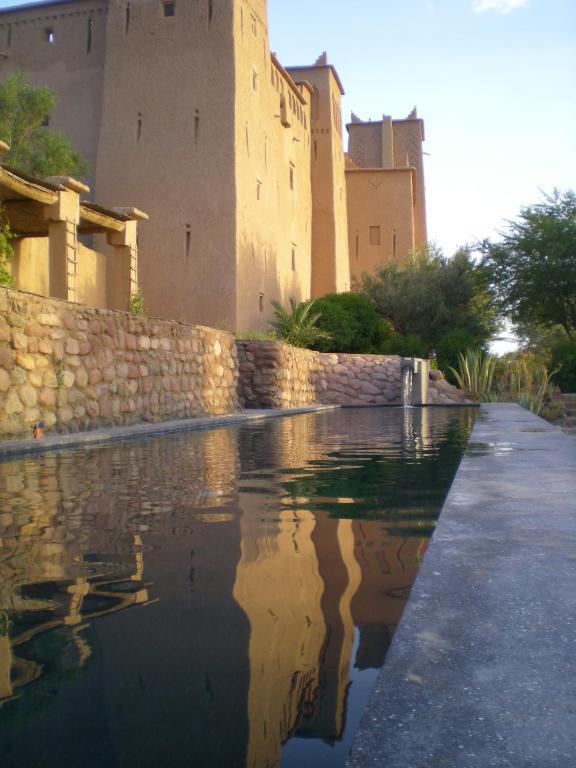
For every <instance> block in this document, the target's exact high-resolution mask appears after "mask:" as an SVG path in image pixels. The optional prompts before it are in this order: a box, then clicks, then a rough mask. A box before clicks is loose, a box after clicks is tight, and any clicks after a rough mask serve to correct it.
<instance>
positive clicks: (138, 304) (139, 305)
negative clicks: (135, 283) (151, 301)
mask: <svg viewBox="0 0 576 768" xmlns="http://www.w3.org/2000/svg"><path fill="white" fill-rule="evenodd" d="M129 309H130V314H131V315H143V314H144V294H143V293H142V288H138V289H137V291H136V293H133V294H132V295H131V296H130V306H129Z"/></svg>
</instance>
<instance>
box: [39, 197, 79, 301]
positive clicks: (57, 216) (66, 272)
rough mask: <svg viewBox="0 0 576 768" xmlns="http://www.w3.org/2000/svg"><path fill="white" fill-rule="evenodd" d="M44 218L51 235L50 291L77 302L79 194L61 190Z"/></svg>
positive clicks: (56, 297)
mask: <svg viewBox="0 0 576 768" xmlns="http://www.w3.org/2000/svg"><path fill="white" fill-rule="evenodd" d="M44 218H45V219H46V220H47V221H48V238H49V256H48V293H49V295H50V296H52V297H54V298H55V299H64V300H65V301H76V272H77V260H78V238H77V227H78V223H79V222H80V196H79V195H78V193H76V192H73V191H72V190H68V189H67V190H63V191H62V192H58V200H57V201H56V202H55V203H53V204H52V205H49V206H47V207H46V209H45V210H44Z"/></svg>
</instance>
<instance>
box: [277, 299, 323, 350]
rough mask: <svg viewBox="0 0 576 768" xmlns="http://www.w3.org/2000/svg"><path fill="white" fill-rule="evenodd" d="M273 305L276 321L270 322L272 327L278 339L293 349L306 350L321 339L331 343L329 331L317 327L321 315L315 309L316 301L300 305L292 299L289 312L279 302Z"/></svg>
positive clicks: (312, 300) (304, 302)
mask: <svg viewBox="0 0 576 768" xmlns="http://www.w3.org/2000/svg"><path fill="white" fill-rule="evenodd" d="M271 304H272V307H273V309H274V320H271V321H270V325H271V326H272V328H273V329H274V332H275V333H276V335H277V336H278V338H280V339H282V340H283V341H285V342H287V343H288V344H291V345H292V346H293V347H302V348H304V349H306V348H309V347H311V346H312V345H313V344H315V343H316V342H317V341H320V340H321V339H324V340H326V341H329V340H330V339H331V338H332V337H331V335H330V334H329V333H328V331H324V330H322V329H321V328H318V326H317V323H318V320H319V319H320V317H321V313H320V312H318V310H316V309H315V307H314V305H315V301H314V299H310V300H309V301H303V302H301V303H299V302H298V301H296V299H294V298H291V299H290V311H289V312H288V311H286V310H285V309H284V307H283V306H282V305H281V304H280V302H278V301H272V302H271Z"/></svg>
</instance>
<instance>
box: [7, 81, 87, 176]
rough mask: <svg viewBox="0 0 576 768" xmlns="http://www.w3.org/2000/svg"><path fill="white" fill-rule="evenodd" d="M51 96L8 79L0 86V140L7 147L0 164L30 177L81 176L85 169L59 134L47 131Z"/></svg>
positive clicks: (53, 97) (23, 82)
mask: <svg viewBox="0 0 576 768" xmlns="http://www.w3.org/2000/svg"><path fill="white" fill-rule="evenodd" d="M55 103H56V96H55V94H54V93H53V92H52V91H51V90H50V89H49V88H44V87H35V86H33V85H30V84H29V83H27V82H26V79H25V78H24V76H23V75H11V76H10V77H8V78H6V80H4V82H3V83H0V140H2V141H4V142H6V143H7V144H8V145H9V146H10V152H9V153H8V154H7V155H5V156H4V158H3V162H5V163H6V165H9V166H11V167H12V168H14V169H15V170H17V171H22V172H24V173H28V174H30V175H32V176H60V175H62V176H84V175H86V173H88V166H87V164H86V163H85V162H84V160H83V159H82V158H81V157H80V155H79V154H78V153H77V152H74V150H73V149H72V147H71V146H70V142H69V140H68V139H67V138H66V136H64V135H63V134H61V133H55V132H53V131H51V130H50V128H49V127H48V122H49V119H50V115H51V114H52V110H53V109H54V105H55Z"/></svg>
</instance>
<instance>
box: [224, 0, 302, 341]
mask: <svg viewBox="0 0 576 768" xmlns="http://www.w3.org/2000/svg"><path fill="white" fill-rule="evenodd" d="M234 7H235V16H234V40H235V44H234V48H235V68H236V87H235V114H236V124H235V145H236V164H235V174H236V198H237V214H236V215H237V283H238V286H237V294H236V327H237V328H238V329H240V330H249V329H254V328H266V327H267V322H268V320H269V319H271V317H272V308H271V305H270V301H271V300H272V299H276V300H278V301H280V303H281V304H283V305H284V306H287V305H288V303H289V299H290V298H291V297H294V298H295V299H297V300H298V301H302V300H305V299H308V298H309V297H310V283H311V244H312V193H311V183H310V105H309V92H308V90H307V89H306V88H304V87H296V85H295V83H294V82H293V80H292V79H291V78H290V77H289V76H288V74H287V73H286V72H285V70H283V68H282V67H281V66H280V65H279V64H278V62H277V61H276V60H275V58H274V57H272V56H271V53H270V46H269V38H268V28H267V20H266V3H265V2H260V3H254V2H252V3H248V2H246V1H245V0H238V1H237V2H236V3H235V4H234Z"/></svg>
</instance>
